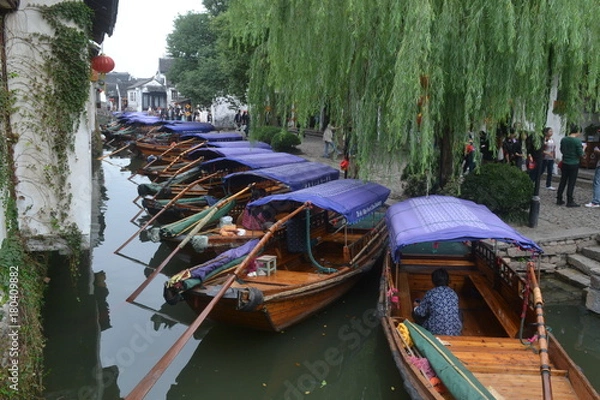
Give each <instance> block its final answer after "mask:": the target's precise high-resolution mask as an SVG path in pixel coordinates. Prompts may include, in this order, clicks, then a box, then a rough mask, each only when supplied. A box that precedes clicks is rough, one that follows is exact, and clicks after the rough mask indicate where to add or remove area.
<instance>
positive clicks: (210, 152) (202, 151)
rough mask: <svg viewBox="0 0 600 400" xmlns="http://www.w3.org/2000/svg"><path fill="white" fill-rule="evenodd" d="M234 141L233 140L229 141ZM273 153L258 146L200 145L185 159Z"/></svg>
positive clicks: (209, 158) (212, 158) (211, 158)
mask: <svg viewBox="0 0 600 400" xmlns="http://www.w3.org/2000/svg"><path fill="white" fill-rule="evenodd" d="M230 143H235V142H230ZM264 153H273V150H270V149H262V148H259V147H232V148H227V147H201V148H199V149H197V150H194V151H191V152H190V153H189V154H188V155H187V157H186V158H187V159H189V160H196V159H198V158H200V157H204V159H205V160H207V161H208V160H214V159H215V158H221V157H233V156H239V155H242V154H264Z"/></svg>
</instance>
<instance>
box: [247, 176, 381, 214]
mask: <svg viewBox="0 0 600 400" xmlns="http://www.w3.org/2000/svg"><path fill="white" fill-rule="evenodd" d="M389 195H390V189H388V188H386V187H385V186H382V185H379V184H377V183H374V182H365V181H361V180H357V179H340V180H335V181H329V182H326V183H323V184H321V185H317V186H312V187H309V188H306V189H301V190H298V191H295V192H289V193H282V194H274V195H271V196H266V197H263V198H261V199H258V200H255V201H252V202H250V203H248V207H257V206H262V205H264V204H267V203H271V202H289V201H293V202H297V203H299V204H298V205H300V204H301V203H305V202H307V201H308V202H310V203H311V204H314V205H315V206H317V207H320V208H323V209H326V210H330V211H334V212H336V213H338V214H340V215H342V216H344V218H346V221H347V223H348V224H354V223H356V222H358V221H360V220H361V219H363V218H364V217H366V216H368V215H369V214H371V213H372V212H374V211H376V210H377V209H378V208H379V207H381V206H382V205H383V204H384V203H385V201H386V200H387V198H388V196H389Z"/></svg>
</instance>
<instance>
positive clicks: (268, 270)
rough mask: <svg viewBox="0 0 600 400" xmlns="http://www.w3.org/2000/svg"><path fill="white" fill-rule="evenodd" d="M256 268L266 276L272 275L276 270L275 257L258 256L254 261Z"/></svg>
mask: <svg viewBox="0 0 600 400" xmlns="http://www.w3.org/2000/svg"><path fill="white" fill-rule="evenodd" d="M256 268H257V270H258V271H263V272H264V273H265V274H267V276H270V275H271V274H274V273H275V271H276V270H277V256H260V257H258V258H257V259H256Z"/></svg>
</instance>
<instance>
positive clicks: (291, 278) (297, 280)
mask: <svg viewBox="0 0 600 400" xmlns="http://www.w3.org/2000/svg"><path fill="white" fill-rule="evenodd" d="M323 277H327V275H323V274H315V273H312V272H300V271H286V270H279V269H278V270H277V271H276V272H275V273H274V274H272V275H270V276H261V275H259V276H245V277H244V278H243V279H244V280H245V281H248V282H252V283H254V282H260V283H265V284H279V285H290V286H291V285H299V284H304V283H310V282H316V281H320V280H322V279H323Z"/></svg>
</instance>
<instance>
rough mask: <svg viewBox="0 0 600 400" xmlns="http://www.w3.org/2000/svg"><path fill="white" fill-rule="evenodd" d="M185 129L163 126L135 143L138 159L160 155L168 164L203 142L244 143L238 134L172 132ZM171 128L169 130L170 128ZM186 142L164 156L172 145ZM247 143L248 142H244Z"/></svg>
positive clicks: (163, 161) (179, 126) (179, 125)
mask: <svg viewBox="0 0 600 400" xmlns="http://www.w3.org/2000/svg"><path fill="white" fill-rule="evenodd" d="M173 126H174V127H175V129H186V127H187V125H183V124H178V125H169V124H167V125H164V126H163V127H162V128H161V130H160V132H159V133H158V134H157V135H153V136H149V137H147V138H144V139H142V140H138V141H137V142H136V143H135V147H136V150H137V152H138V154H139V155H140V157H142V158H144V159H148V158H149V157H157V156H159V155H161V154H163V155H162V156H161V160H160V162H162V163H170V162H172V161H173V159H174V158H175V157H177V155H178V152H183V151H185V150H187V149H189V148H190V147H194V146H197V145H198V144H200V143H204V142H229V141H244V136H243V135H242V134H241V133H239V132H200V131H198V132H197V131H185V130H181V131H178V130H173V129H174V128H173ZM170 127H171V128H170ZM179 142H186V143H185V145H181V146H177V148H176V149H174V151H172V152H169V153H168V154H164V153H165V152H166V151H167V150H169V148H170V147H173V144H177V143H179ZM246 143H248V142H246Z"/></svg>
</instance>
